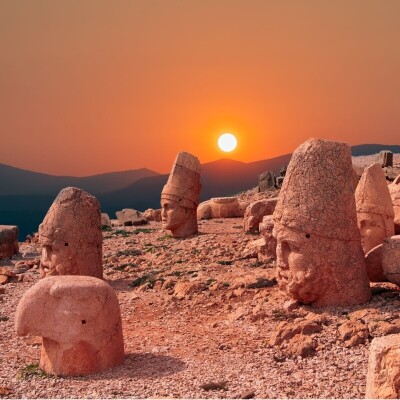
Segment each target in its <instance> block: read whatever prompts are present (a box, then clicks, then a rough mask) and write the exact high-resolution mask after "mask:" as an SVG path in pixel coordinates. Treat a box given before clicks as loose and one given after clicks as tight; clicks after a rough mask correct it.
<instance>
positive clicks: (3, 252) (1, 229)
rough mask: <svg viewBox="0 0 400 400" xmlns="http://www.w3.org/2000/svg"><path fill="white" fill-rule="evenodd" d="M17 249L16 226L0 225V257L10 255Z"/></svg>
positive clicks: (16, 251) (15, 252)
mask: <svg viewBox="0 0 400 400" xmlns="http://www.w3.org/2000/svg"><path fill="white" fill-rule="evenodd" d="M18 250H19V245H18V226H15V225H0V259H2V258H9V257H12V256H13V255H14V254H17V253H18Z"/></svg>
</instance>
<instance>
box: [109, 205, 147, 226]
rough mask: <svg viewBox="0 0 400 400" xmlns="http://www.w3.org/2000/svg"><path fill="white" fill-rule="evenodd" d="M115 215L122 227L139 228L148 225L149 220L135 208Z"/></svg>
mask: <svg viewBox="0 0 400 400" xmlns="http://www.w3.org/2000/svg"><path fill="white" fill-rule="evenodd" d="M115 215H116V216H117V218H118V221H119V222H120V223H121V225H124V226H137V225H146V224H147V219H146V218H145V217H144V216H143V214H142V213H141V212H140V211H137V210H134V209H133V208H124V209H123V210H122V211H117V212H116V213H115Z"/></svg>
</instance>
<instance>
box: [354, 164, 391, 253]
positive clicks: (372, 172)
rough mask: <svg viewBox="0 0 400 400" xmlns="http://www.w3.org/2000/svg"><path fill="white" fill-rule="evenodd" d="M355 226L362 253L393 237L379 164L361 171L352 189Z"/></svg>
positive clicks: (387, 198)
mask: <svg viewBox="0 0 400 400" xmlns="http://www.w3.org/2000/svg"><path fill="white" fill-rule="evenodd" d="M355 196H356V208H357V223H358V227H359V229H360V233H361V243H362V247H363V250H364V253H365V254H366V253H368V252H369V251H370V250H371V249H373V248H374V247H376V246H378V245H379V244H381V243H382V242H383V240H384V239H385V238H387V237H390V236H393V235H394V211H393V204H392V199H391V197H390V193H389V189H388V185H387V183H386V178H385V175H384V173H383V171H382V167H381V166H380V164H378V163H375V164H373V165H371V166H370V167H368V168H366V169H365V170H364V173H363V174H362V176H361V179H360V182H359V183H358V186H357V189H356V193H355Z"/></svg>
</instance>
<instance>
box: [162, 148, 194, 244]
mask: <svg viewBox="0 0 400 400" xmlns="http://www.w3.org/2000/svg"><path fill="white" fill-rule="evenodd" d="M200 190H201V183H200V162H199V160H198V159H197V157H195V156H193V155H191V154H189V153H185V152H182V153H179V154H178V155H177V157H176V159H175V162H174V165H173V167H172V171H171V173H170V175H169V178H168V181H167V183H166V185H165V186H164V188H163V190H162V193H161V209H162V210H161V218H162V226H163V228H164V229H168V230H170V231H171V234H172V236H173V237H175V238H182V237H187V236H190V235H194V234H195V233H197V232H198V229H197V206H198V205H199V199H200Z"/></svg>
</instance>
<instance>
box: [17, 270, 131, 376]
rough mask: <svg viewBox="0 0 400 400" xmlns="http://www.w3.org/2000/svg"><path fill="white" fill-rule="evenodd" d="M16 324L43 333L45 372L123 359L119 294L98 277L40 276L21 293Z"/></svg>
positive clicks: (21, 330) (82, 371) (76, 371)
mask: <svg viewBox="0 0 400 400" xmlns="http://www.w3.org/2000/svg"><path fill="white" fill-rule="evenodd" d="M15 329H16V332H17V335H18V336H25V335H28V334H30V335H35V336H41V337H42V338H43V343H42V351H41V357H40V363H39V366H40V368H41V369H42V370H44V371H45V372H47V373H49V374H55V375H62V376H79V375H89V374H94V373H96V372H100V371H103V370H106V369H108V368H112V367H114V366H116V365H119V364H121V363H122V362H123V360H124V342H123V336H122V324H121V312H120V308H119V304H118V298H117V296H116V294H115V292H114V290H113V289H112V288H111V286H110V285H109V284H108V283H106V282H104V281H103V280H101V279H97V278H93V277H89V276H52V277H47V278H44V279H42V280H41V281H39V282H38V283H36V284H35V285H34V286H32V287H31V288H30V289H28V290H27V291H26V292H25V294H24V295H23V296H22V299H21V300H20V302H19V304H18V307H17V311H16V315H15Z"/></svg>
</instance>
